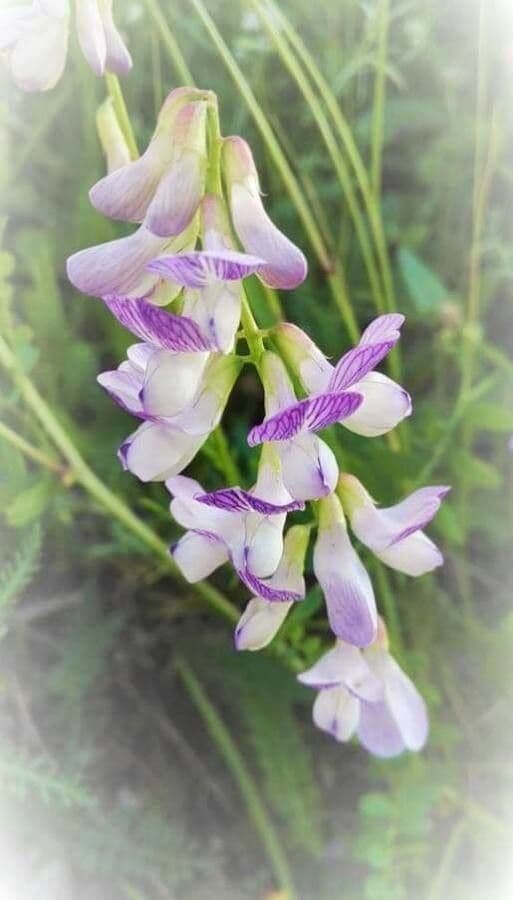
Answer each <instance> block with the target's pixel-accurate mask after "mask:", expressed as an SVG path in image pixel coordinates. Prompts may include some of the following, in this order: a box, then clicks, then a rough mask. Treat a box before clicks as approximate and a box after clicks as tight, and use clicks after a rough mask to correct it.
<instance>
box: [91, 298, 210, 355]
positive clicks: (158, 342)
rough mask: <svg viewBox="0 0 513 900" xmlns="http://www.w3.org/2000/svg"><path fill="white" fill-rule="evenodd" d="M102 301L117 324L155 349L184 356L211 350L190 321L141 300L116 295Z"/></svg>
mask: <svg viewBox="0 0 513 900" xmlns="http://www.w3.org/2000/svg"><path fill="white" fill-rule="evenodd" d="M102 299H103V302H104V303H105V305H106V306H107V308H108V309H109V310H110V311H111V313H112V314H113V315H114V316H115V317H116V319H117V320H118V322H121V324H122V325H123V326H124V327H125V328H127V329H128V330H129V331H131V332H132V334H135V335H137V337H139V338H141V339H142V340H143V341H148V342H149V343H150V344H154V345H155V346H156V347H161V348H162V349H164V350H176V351H177V352H185V353H186V352H191V351H192V352H195V351H203V352H204V351H206V350H209V349H211V347H210V344H209V343H208V341H207V340H206V339H205V338H204V336H203V335H202V333H201V330H200V328H199V326H198V325H197V324H196V322H195V321H194V319H189V318H187V316H174V315H172V314H171V313H168V312H165V310H163V309H160V307H158V306H153V304H152V303H148V302H147V301H146V300H143V299H139V300H129V299H128V298H126V297H119V296H117V295H109V296H107V297H103V298H102Z"/></svg>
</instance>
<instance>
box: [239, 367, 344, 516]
mask: <svg viewBox="0 0 513 900" xmlns="http://www.w3.org/2000/svg"><path fill="white" fill-rule="evenodd" d="M259 371H260V375H261V377H262V382H263V385H264V396H265V411H266V419H265V421H264V422H263V424H262V425H258V426H256V427H255V428H252V429H251V431H250V433H249V435H248V443H249V444H250V446H254V445H256V444H259V443H263V442H265V443H270V442H272V443H273V444H274V446H275V447H276V451H277V453H278V454H279V456H280V459H281V461H282V466H283V480H284V483H285V485H286V487H287V490H288V491H289V492H290V494H291V495H292V496H293V497H295V498H296V499H297V500H312V499H315V498H318V497H323V496H324V495H326V494H328V493H330V492H331V491H333V490H334V489H335V486H336V483H337V479H338V466H337V461H336V459H335V456H334V454H333V452H332V451H331V450H330V448H329V447H328V445H327V444H326V443H324V441H322V440H321V439H320V438H319V437H317V435H316V434H315V432H316V431H319V430H321V429H322V428H325V427H326V426H327V425H330V424H331V423H332V422H338V421H339V420H340V419H341V418H343V417H344V416H346V415H350V414H351V413H352V412H353V410H354V409H356V408H357V407H358V405H359V404H360V403H361V400H362V398H361V395H360V394H357V393H354V392H351V393H350V392H343V391H341V392H339V393H334V394H325V395H324V396H322V397H319V398H316V397H313V398H307V399H306V400H296V396H295V394H294V390H293V387H292V384H291V381H290V378H289V376H288V374H287V370H286V368H285V366H284V364H283V362H282V360H281V359H280V357H279V356H278V355H277V354H276V353H273V352H271V351H267V352H266V353H264V354H263V356H262V359H261V361H260V365H259Z"/></svg>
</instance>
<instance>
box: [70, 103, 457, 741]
mask: <svg viewBox="0 0 513 900" xmlns="http://www.w3.org/2000/svg"><path fill="white" fill-rule="evenodd" d="M99 124H100V135H101V137H102V140H103V143H104V150H105V154H106V157H107V162H108V168H109V171H108V174H107V175H106V177H105V178H103V179H102V180H101V181H100V182H98V184H96V185H95V186H94V187H93V188H92V190H91V192H90V199H91V202H92V204H93V205H94V206H95V207H96V208H97V209H98V210H100V211H101V212H102V213H104V214H105V215H107V216H110V217H112V218H115V219H121V220H124V221H125V222H131V223H137V225H138V227H137V229H136V230H135V231H134V232H133V233H132V234H130V235H129V236H128V237H124V238H121V239H119V240H115V241H111V242H109V243H107V244H102V245H99V246H96V247H90V248H88V249H85V250H82V251H80V252H78V253H76V254H75V255H74V256H72V257H71V258H70V259H69V261H68V275H69V278H70V280H71V282H72V283H73V284H74V285H75V286H76V287H77V288H78V289H79V290H81V291H82V292H83V293H86V294H89V295H92V296H95V297H98V298H100V299H101V300H103V302H104V304H105V306H106V307H107V308H108V309H109V310H110V312H111V313H112V314H113V315H114V316H116V318H117V319H118V320H119V321H120V322H121V324H122V325H123V326H124V327H125V328H127V329H128V330H129V331H131V332H132V333H133V334H134V335H135V336H136V337H137V338H138V339H139V341H140V342H139V343H136V344H134V345H133V346H131V347H130V348H129V349H128V351H127V356H128V358H127V359H126V360H125V361H124V362H122V363H121V365H120V366H119V367H118V368H117V369H116V370H114V371H110V372H104V373H103V374H101V375H100V376H99V379H98V380H99V382H100V384H101V385H102V386H103V387H104V388H105V390H106V391H107V392H108V393H109V394H110V396H111V397H112V398H113V399H114V400H115V402H116V403H118V404H119V405H120V406H122V407H123V408H124V409H125V410H127V411H128V412H130V413H131V414H132V415H134V416H136V417H137V418H139V419H140V420H142V421H141V424H140V426H139V427H138V428H137V430H136V431H135V432H134V433H133V434H131V435H130V436H129V437H128V438H127V439H126V440H125V441H123V443H122V445H121V447H120V450H119V457H120V460H121V463H122V465H123V466H124V468H125V469H127V470H129V471H131V472H132V473H133V474H135V475H136V476H137V477H138V478H140V479H141V480H142V481H164V482H165V484H166V487H167V488H168V490H169V492H170V494H171V495H172V498H173V499H172V502H171V514H172V516H173V518H174V519H175V521H176V522H177V523H178V524H179V525H181V526H182V527H183V528H184V529H185V533H184V535H183V537H182V538H181V539H180V540H179V541H178V543H177V544H176V545H175V546H174V547H173V549H172V553H173V556H174V559H175V561H176V563H177V565H178V567H179V569H180V570H181V572H182V573H183V575H184V577H185V578H186V579H187V580H188V581H189V582H197V581H199V580H201V579H204V578H206V577H208V576H209V575H210V574H211V573H212V572H213V571H214V570H215V569H217V568H218V567H219V566H221V565H222V564H224V563H227V562H229V563H230V564H231V565H232V566H233V568H234V570H235V572H236V574H237V575H238V577H239V579H240V580H241V582H242V584H243V585H244V586H245V587H246V588H247V589H248V591H249V592H250V595H251V599H250V600H249V602H248V604H247V607H246V609H245V611H244V613H243V615H242V617H241V619H240V621H239V623H238V625H237V627H236V632H235V644H236V647H237V648H238V649H239V650H258V649H260V648H262V647H265V646H266V645H267V644H269V643H270V641H271V640H272V639H273V638H274V636H275V635H276V633H277V632H278V630H279V628H280V626H281V624H282V623H283V621H284V619H285V617H286V616H287V613H288V612H289V610H290V609H291V607H292V606H293V604H295V603H297V602H301V600H302V599H303V598H304V596H305V580H304V574H303V570H304V561H305V556H306V552H307V549H308V544H309V541H310V535H311V533H312V530H313V529H314V527H315V528H316V530H317V534H316V538H315V545H314V551H313V568H314V573H315V576H316V578H317V580H318V582H319V584H320V586H321V588H322V590H323V593H324V596H325V600H326V607H327V615H328V619H329V623H330V627H331V630H332V631H333V634H334V637H335V639H336V645H335V647H334V649H332V650H330V651H329V652H328V653H327V654H326V655H325V656H324V657H323V658H322V659H321V660H319V661H318V662H317V663H316V665H314V666H313V668H312V669H310V670H308V671H307V672H305V673H303V674H302V675H301V676H299V677H300V680H301V681H303V682H304V683H305V684H308V685H312V686H314V687H315V688H317V689H318V691H319V694H318V697H317V700H316V701H315V705H314V721H315V722H316V724H317V725H318V726H319V727H320V728H322V729H324V730H326V731H328V732H330V733H331V734H332V735H334V736H335V737H336V738H337V739H339V740H347V739H348V738H349V737H350V736H351V735H352V734H353V733H354V732H355V731H357V733H358V736H359V738H360V741H361V742H362V744H363V745H364V746H365V747H367V748H368V749H369V750H370V751H371V752H373V753H376V754H378V755H382V756H389V755H394V754H396V753H398V752H401V751H402V750H403V749H405V748H408V749H411V750H417V749H419V748H420V747H421V746H422V745H423V743H424V741H425V738H426V734H427V717H426V712H425V707H424V703H423V701H422V699H421V698H420V696H419V694H418V693H417V691H416V689H415V688H414V686H413V684H412V683H411V682H410V680H409V679H408V678H407V676H406V675H405V674H404V673H403V672H402V671H401V669H400V668H399V666H398V665H397V663H396V662H395V661H394V660H393V659H392V657H391V656H390V655H389V653H388V649H387V639H386V632H385V627H384V625H383V623H382V622H381V620H380V619H379V616H378V613H377V608H376V601H375V597H374V592H373V587H372V583H371V580H370V578H369V576H368V574H367V572H366V570H365V568H364V566H363V564H362V562H361V561H360V559H359V557H358V555H357V553H356V551H355V549H354V548H353V546H352V544H351V541H350V538H349V535H348V527H347V521H348V522H349V525H350V527H351V530H352V532H353V533H354V535H355V536H356V537H357V538H358V540H359V541H360V542H361V543H362V544H364V545H366V546H367V547H368V548H369V549H370V550H371V551H372V552H373V553H374V554H376V556H377V557H378V558H379V559H380V560H381V561H382V562H383V563H385V564H386V565H388V566H391V567H392V568H394V569H397V570H398V571H400V572H405V573H406V574H408V575H412V576H418V575H422V574H424V573H426V572H429V571H431V570H433V569H434V568H435V567H437V566H438V565H440V564H441V562H442V557H441V554H440V552H439V550H438V549H437V547H436V546H435V545H434V544H433V543H432V541H431V540H430V539H429V538H428V537H427V536H426V535H425V534H424V532H423V529H424V527H425V526H426V525H427V524H428V522H429V521H430V520H431V519H432V517H433V516H434V515H435V513H436V511H437V509H438V508H439V506H440V503H441V500H442V499H443V497H444V495H445V494H446V492H447V490H448V488H446V487H439V486H436V487H426V488H422V489H420V490H417V491H415V492H414V493H413V494H411V495H410V496H409V497H407V498H406V499H405V500H403V501H402V502H401V503H399V504H397V505H396V506H393V507H390V508H387V509H380V508H378V507H377V506H376V504H375V503H374V501H373V500H372V498H371V497H370V495H369V494H368V493H367V491H366V490H365V488H364V487H363V485H362V484H361V483H360V482H359V481H358V480H357V479H356V478H355V477H354V476H352V475H350V474H347V473H340V471H339V467H338V464H337V460H336V458H335V455H334V454H333V452H332V450H331V449H330V447H329V446H328V444H326V443H325V442H324V441H323V440H322V439H321V438H320V437H319V436H318V432H320V431H322V430H323V429H325V428H327V427H328V426H330V425H333V424H335V423H340V424H342V425H343V426H344V427H345V428H348V429H349V430H351V431H353V432H355V433H356V434H359V435H362V436H365V437H375V436H377V435H382V434H385V433H386V432H388V431H390V430H391V429H392V428H394V427H395V426H396V425H397V424H398V423H399V422H400V421H401V420H402V419H404V418H405V417H406V416H408V415H409V414H410V413H411V400H410V397H409V395H408V394H407V392H406V391H405V390H404V389H403V388H402V387H401V386H400V385H398V384H396V383H395V382H394V381H392V380H391V379H390V378H388V377H387V376H385V375H383V374H381V373H379V372H376V371H375V367H376V366H377V365H378V364H379V363H380V362H381V361H382V360H383V359H384V357H385V356H386V355H387V354H388V353H389V352H390V350H392V348H393V347H394V345H395V344H396V342H397V341H398V339H399V336H400V328H401V326H402V324H403V317H402V316H401V315H398V314H390V315H383V316H380V317H379V318H377V319H375V320H374V321H373V322H371V324H370V325H369V326H368V327H367V328H366V330H365V331H364V332H363V334H362V337H361V339H360V341H359V343H358V345H357V346H356V347H354V348H352V349H350V350H349V351H348V352H346V353H345V354H344V355H343V356H342V357H341V359H340V361H339V362H338V363H337V364H336V365H332V364H331V363H330V362H329V361H328V360H327V359H326V357H325V356H324V354H323V353H322V352H321V350H320V349H319V348H318V347H317V346H316V345H315V344H314V343H313V341H312V340H311V339H310V338H309V337H308V335H307V334H305V333H304V332H303V331H301V330H300V329H299V328H297V327H296V326H294V325H291V324H288V323H282V324H279V325H277V326H276V327H275V328H274V329H272V330H271V332H270V333H266V334H263V333H262V332H260V331H259V329H258V327H257V326H256V323H255V322H254V320H253V318H252V315H251V311H250V310H249V307H248V305H247V300H246V299H245V294H244V286H243V280H244V278H246V277H248V276H249V275H253V274H256V275H257V276H258V277H259V278H260V279H261V280H262V281H263V283H264V284H265V285H267V286H269V287H272V288H278V289H286V290H290V289H293V288H295V287H297V286H298V285H299V284H301V282H302V281H303V280H304V279H305V277H306V274H307V265H306V260H305V257H304V256H303V254H302V252H301V251H300V250H299V249H298V248H297V247H296V246H295V245H294V244H293V243H291V241H290V240H289V239H288V238H287V237H286V236H285V235H283V234H282V233H281V232H280V231H279V230H278V229H277V228H276V226H275V225H274V224H273V223H272V222H271V220H270V219H269V217H268V215H267V213H266V211H265V209H264V206H263V204H262V200H261V196H260V188H259V180H258V174H257V170H256V167H255V164H254V161H253V157H252V154H251V150H250V148H249V146H248V145H247V143H246V142H245V141H244V140H243V139H242V138H240V137H229V138H224V139H222V138H221V137H220V136H219V130H218V119H217V101H216V98H215V96H214V95H213V94H212V93H211V92H209V91H201V90H197V89H193V88H179V89H177V90H175V91H173V92H172V93H171V94H170V95H169V97H168V98H167V100H166V102H165V103H164V106H163V108H162V110H161V113H160V115H159V118H158V122H157V127H156V130H155V133H154V135H153V137H152V139H151V141H150V143H149V145H148V147H147V149H146V151H145V152H144V154H143V155H142V156H141V157H140V158H139V159H138V160H136V161H132V162H130V161H129V158H128V156H127V154H126V152H125V149H124V146H123V138H122V134H121V132H120V129H119V127H118V126H117V123H116V121H115V118H114V117H113V113H112V109H111V108H110V107H108V106H107V107H104V108H103V109H102V111H101V113H100V117H99ZM239 248H241V249H239ZM171 303H173V312H171V311H168V310H166V309H164V308H163V307H164V306H168V305H169V304H171ZM241 315H242V323H243V332H244V335H245V339H246V342H247V345H248V349H249V351H250V352H249V355H247V354H246V355H245V356H243V357H242V356H240V355H239V354H238V353H237V347H238V334H239V331H238V330H239V326H240V322H241ZM265 341H269V345H268V346H266V344H265V343H264V342H265ZM248 361H250V362H251V363H252V364H254V365H255V367H256V370H257V372H258V374H259V376H260V378H261V381H262V384H263V390H264V398H265V418H264V420H263V421H262V422H261V423H259V424H257V425H255V426H254V427H253V428H252V429H251V430H250V432H249V435H248V443H249V445H250V446H251V447H255V446H258V445H261V452H260V461H259V465H258V475H257V480H256V483H255V485H254V486H253V487H252V488H250V489H249V490H248V489H245V488H244V487H242V486H239V485H237V486H230V487H226V488H223V489H221V490H216V491H213V492H206V491H205V490H204V489H203V488H202V486H201V485H200V484H199V483H198V482H197V481H195V480H193V479H191V478H189V477H186V476H184V475H182V474H181V473H182V472H183V470H184V469H185V467H186V466H187V465H188V464H189V463H190V462H191V461H192V459H193V458H194V456H195V455H196V453H197V452H198V450H199V449H200V447H201V445H202V444H203V442H204V441H205V440H206V439H207V437H208V436H209V434H210V433H211V432H212V430H213V429H214V428H216V426H217V425H218V424H219V421H220V419H221V416H222V413H223V410H224V407H225V405H226V402H227V399H228V396H229V394H230V392H231V390H232V388H233V386H234V383H235V381H236V379H237V376H238V374H239V372H240V370H241V368H242V366H243V365H244V364H245V363H246V362H248ZM291 376H293V379H294V380H292V377H291ZM294 385H296V387H298V390H300V391H301V394H302V396H300V397H299V398H298V397H297V395H296V393H295V389H294ZM307 503H311V504H312V509H313V512H314V519H315V523H310V524H308V525H303V524H295V525H292V526H291V527H289V528H288V530H287V531H286V533H285V527H286V522H287V517H288V516H289V514H293V513H294V512H295V511H297V510H304V508H305V505H306V504H307ZM346 520H347V521H346Z"/></svg>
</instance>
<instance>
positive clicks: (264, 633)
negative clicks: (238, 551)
mask: <svg viewBox="0 0 513 900" xmlns="http://www.w3.org/2000/svg"><path fill="white" fill-rule="evenodd" d="M308 539H309V529H308V528H306V527H305V526H304V525H293V526H292V528H289V530H288V531H287V534H286V535H285V540H284V543H283V555H282V558H281V560H280V563H279V565H278V568H277V569H276V572H275V573H274V574H273V575H271V577H270V579H269V584H270V585H272V586H273V587H274V586H278V587H281V588H283V587H285V588H287V589H288V590H290V591H293V592H294V593H296V594H297V595H298V596H303V595H304V592H305V582H304V577H303V568H304V562H305V555H306V550H307V547H308ZM293 604H294V601H293V600H289V601H284V602H282V603H275V602H274V601H272V600H264V599H262V597H252V599H251V600H250V601H249V603H248V605H247V606H246V609H245V610H244V612H243V614H242V616H241V617H240V619H239V622H238V624H237V627H236V629H235V646H236V648H237V650H261V649H262V648H263V647H267V645H268V644H270V642H271V641H272V640H273V638H274V637H275V635H276V634H277V632H278V631H279V629H280V628H281V626H282V624H283V622H284V621H285V619H286V617H287V615H288V612H289V610H290V608H291V607H292V606H293Z"/></svg>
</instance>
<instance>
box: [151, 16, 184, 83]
mask: <svg viewBox="0 0 513 900" xmlns="http://www.w3.org/2000/svg"><path fill="white" fill-rule="evenodd" d="M144 3H145V5H146V9H147V10H148V12H149V14H150V16H151V17H152V19H153V21H154V22H155V25H156V26H157V29H158V31H159V32H160V36H161V38H162V43H163V44H164V46H165V48H166V50H167V52H168V55H169V58H170V60H171V62H172V64H173V66H174V69H175V72H176V74H177V76H178V78H179V80H180V81H181V82H183V83H184V84H185V85H190V86H191V87H192V85H193V84H194V80H193V77H192V74H191V70H190V69H189V67H188V65H187V63H186V61H185V58H184V55H183V53H182V51H181V50H180V47H179V46H178V43H177V41H176V39H175V36H174V34H173V32H172V31H171V28H170V27H169V25H168V23H167V21H166V18H165V16H164V15H163V13H162V10H161V9H160V5H159V3H158V2H157V0H144Z"/></svg>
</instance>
